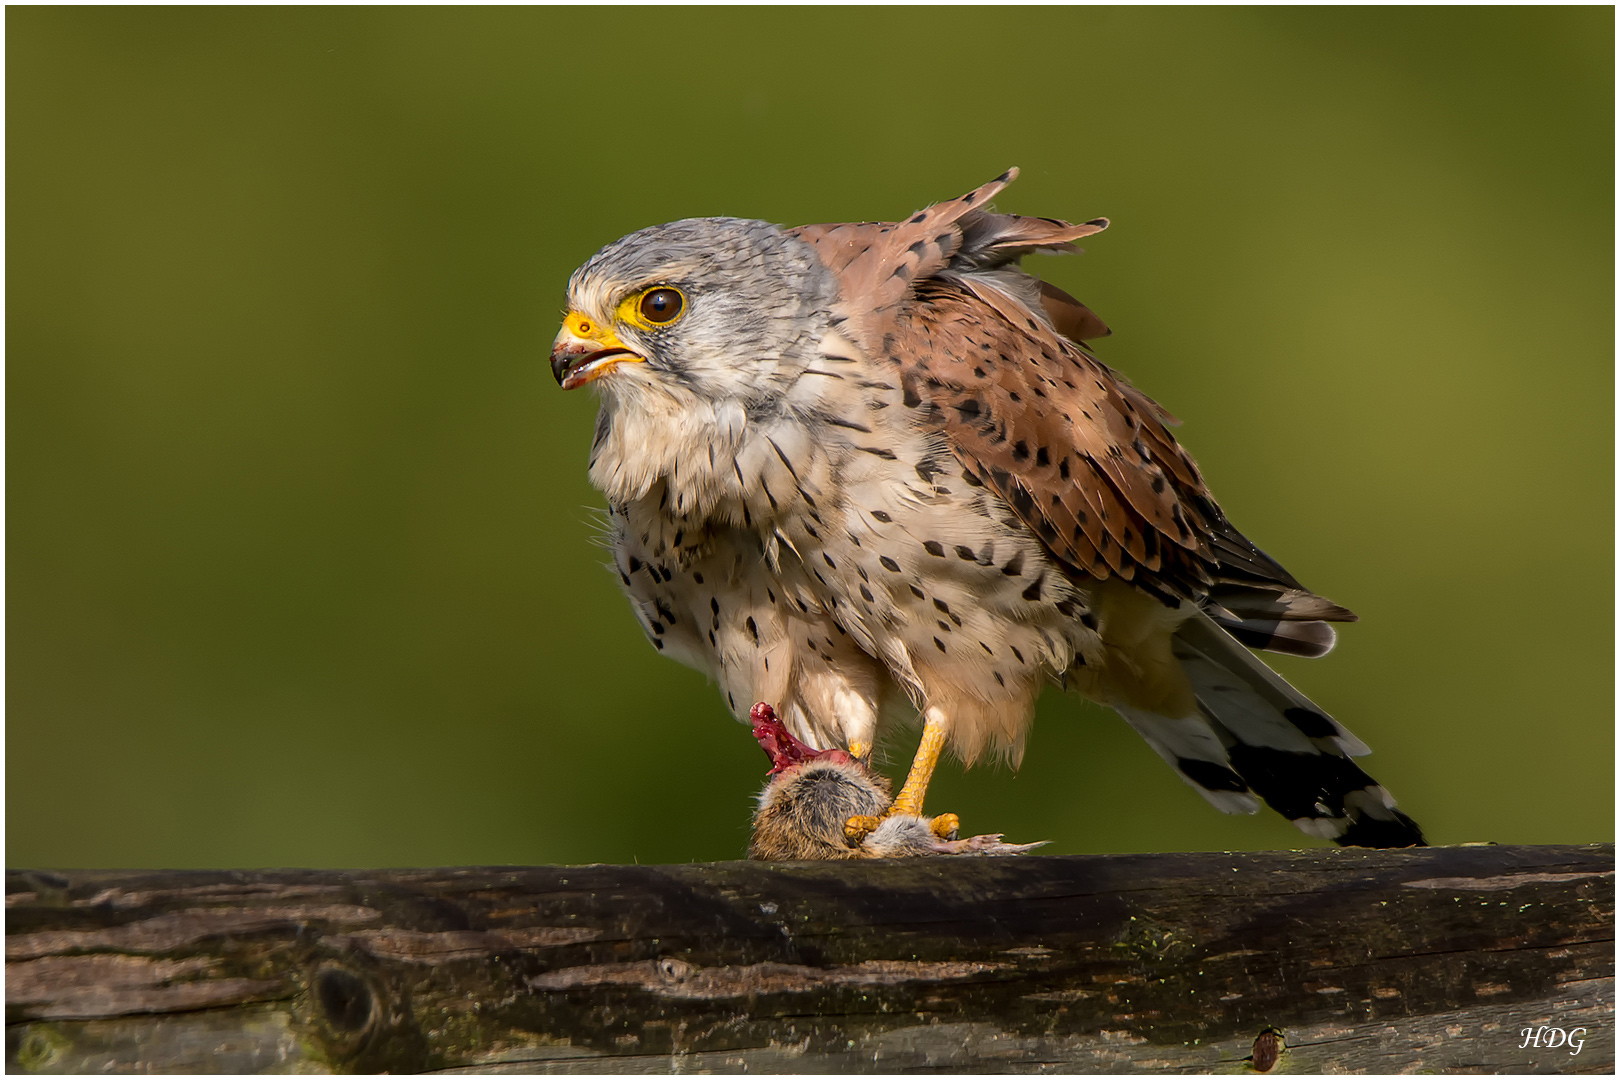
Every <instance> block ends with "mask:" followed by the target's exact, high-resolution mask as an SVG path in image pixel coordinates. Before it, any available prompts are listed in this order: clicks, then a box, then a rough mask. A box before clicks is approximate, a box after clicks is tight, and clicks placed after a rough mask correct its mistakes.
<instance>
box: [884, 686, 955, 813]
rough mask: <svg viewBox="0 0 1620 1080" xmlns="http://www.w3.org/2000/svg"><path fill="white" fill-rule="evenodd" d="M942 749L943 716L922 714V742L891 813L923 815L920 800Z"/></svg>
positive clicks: (891, 808) (943, 743) (928, 713)
mask: <svg viewBox="0 0 1620 1080" xmlns="http://www.w3.org/2000/svg"><path fill="white" fill-rule="evenodd" d="M944 749H945V717H944V715H943V714H942V713H940V712H939V710H937V709H928V710H926V711H925V712H924V713H923V733H922V741H921V742H920V743H918V744H917V756H916V757H914V758H912V759H911V771H910V772H909V773H907V774H906V783H905V786H904V787H902V788H901V789H900V794H899V795H897V796H895V800H894V805H893V806H891V807H889V810H888V812H889V813H890V814H917V815H921V814H922V808H923V797H924V796H925V795H927V794H928V782H929V781H930V780H932V779H933V778H934V766H935V765H937V764H939V755H940V752H941V751H943V750H944Z"/></svg>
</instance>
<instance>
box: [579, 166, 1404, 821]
mask: <svg viewBox="0 0 1620 1080" xmlns="http://www.w3.org/2000/svg"><path fill="white" fill-rule="evenodd" d="M1016 176H1017V171H1016V170H1009V171H1008V172H1007V173H1005V174H1003V175H1002V176H1000V177H997V178H996V179H995V180H993V181H991V182H990V183H988V184H985V185H984V186H983V187H980V188H978V189H977V190H975V191H971V192H969V193H968V194H966V195H964V196H962V197H961V198H959V199H954V200H952V201H949V202H943V203H938V204H936V205H934V206H930V207H929V208H927V209H926V210H922V211H920V212H918V213H916V214H914V215H912V216H911V217H909V218H906V219H905V220H903V221H893V222H868V223H863V224H844V225H807V226H803V227H800V228H791V229H785V228H780V227H778V226H776V225H771V224H768V223H766V222H763V221H748V220H741V219H736V218H695V219H690V220H685V221H677V222H673V223H670V224H668V225H658V226H654V227H652V228H647V229H642V230H641V231H639V232H635V233H632V234H630V235H629V236H626V237H624V238H623V239H621V240H618V241H615V242H614V243H612V244H609V245H608V246H607V247H605V248H603V249H602V250H601V251H599V252H598V253H597V254H596V255H594V256H593V257H592V258H591V259H590V260H589V261H588V262H586V263H585V265H584V266H582V267H580V268H579V269H578V270H577V271H575V272H574V275H573V276H572V278H570V280H569V283H568V313H567V316H566V318H565V320H564V323H563V328H562V330H561V331H560V332H559V334H558V335H557V339H556V343H555V346H554V347H553V349H552V354H551V364H552V370H553V372H554V373H555V374H556V376H557V380H558V382H559V383H560V384H561V385H562V387H563V388H564V389H568V390H571V389H574V388H576V387H580V386H584V385H586V384H591V385H594V386H595V387H597V389H598V390H599V391H600V396H601V411H600V413H599V414H598V416H597V423H596V431H595V437H594V439H593V440H592V445H591V452H590V478H591V481H592V483H593V484H595V485H596V486H597V487H598V488H600V489H601V490H602V492H603V493H604V494H605V495H606V496H607V499H608V506H609V522H610V525H609V528H610V539H611V546H612V550H613V557H614V562H615V565H616V568H617V570H618V573H619V576H620V579H621V580H622V581H623V584H624V589H625V592H626V593H627V594H628V595H629V597H630V601H631V604H632V606H633V607H634V608H635V611H636V613H637V615H638V616H639V618H640V620H641V624H642V626H643V627H644V628H645V630H646V632H647V634H648V636H649V637H650V638H651V640H652V643H653V645H654V646H655V647H657V648H658V649H659V650H660V651H662V652H665V653H667V654H668V655H670V656H673V657H675V658H676V659H678V660H680V661H682V662H683V663H686V664H688V665H690V666H692V667H694V668H697V669H698V670H700V671H703V672H705V673H707V674H709V675H710V676H712V677H713V678H714V679H715V680H716V681H717V682H718V683H719V686H720V689H721V691H722V692H723V693H724V694H725V697H726V701H727V703H728V705H729V706H730V708H731V711H732V713H733V715H734V716H735V717H736V718H737V719H739V720H744V721H746V720H747V719H748V716H749V711H750V708H751V706H753V705H754V703H755V702H770V703H773V704H774V705H775V706H776V710H777V712H778V714H779V715H780V716H781V718H782V720H783V722H784V723H785V724H786V726H787V728H788V729H789V730H790V731H791V732H792V733H793V734H794V735H795V736H796V737H797V738H799V739H800V740H802V741H803V742H804V743H805V744H807V745H808V746H811V747H813V748H816V749H825V748H835V747H844V748H847V749H848V750H849V752H850V753H852V754H854V755H855V756H856V757H859V758H865V757H866V756H867V755H868V754H869V753H870V751H871V747H872V744H873V741H874V739H875V738H877V736H878V735H879V732H880V729H881V728H882V727H883V726H884V725H885V724H886V722H888V721H889V720H890V719H891V718H895V717H899V716H902V715H904V714H906V713H908V712H909V711H910V710H911V709H914V710H916V712H917V713H920V715H921V720H922V737H921V741H920V745H919V747H918V750H917V753H916V756H915V758H914V760H913V763H912V765H911V769H910V772H909V773H908V775H907V777H906V780H905V783H904V785H903V786H902V788H901V790H900V794H899V795H898V796H896V797H895V799H894V801H893V803H892V805H891V806H890V807H889V808H888V809H887V811H885V813H886V814H888V815H896V814H904V815H918V814H921V813H922V809H923V799H924V795H925V793H926V791H927V788H928V782H929V779H930V777H931V776H932V774H933V771H934V767H935V763H936V762H937V761H938V759H939V756H940V754H941V752H942V751H943V750H944V749H945V748H947V747H948V748H950V749H951V750H952V751H953V752H955V753H956V754H957V755H959V756H960V758H961V759H962V760H963V762H965V763H968V764H971V763H972V762H974V761H975V760H977V759H979V758H980V757H982V756H984V755H986V754H987V753H993V754H999V755H1001V756H1003V757H1005V758H1006V759H1008V760H1009V761H1010V762H1012V763H1013V764H1014V765H1016V764H1017V763H1018V761H1019V760H1020V759H1021V757H1022V755H1023V749H1024V740H1025V736H1026V734H1027V732H1028V730H1029V726H1030V722H1031V719H1032V716H1033V713H1034V708H1035V699H1036V697H1037V696H1038V695H1039V694H1040V692H1041V690H1042V689H1043V688H1044V687H1045V686H1047V685H1048V684H1050V683H1056V684H1058V685H1061V686H1064V687H1067V688H1068V689H1071V690H1074V691H1077V692H1079V693H1081V694H1083V695H1084V696H1086V697H1088V698H1091V699H1092V700H1094V701H1098V702H1101V703H1103V704H1105V705H1108V706H1111V707H1112V708H1113V709H1115V710H1116V711H1117V712H1118V713H1119V714H1120V715H1121V716H1122V717H1124V718H1125V720H1126V722H1127V723H1129V724H1130V725H1131V727H1133V728H1135V729H1136V731H1137V732H1138V733H1139V734H1140V735H1141V736H1142V737H1143V738H1144V739H1146V740H1147V742H1148V743H1149V744H1150V745H1151V746H1152V747H1153V749H1154V750H1156V751H1157V752H1158V753H1159V755H1160V756H1162V757H1163V758H1164V759H1165V760H1166V761H1167V762H1169V763H1170V765H1171V766H1172V767H1173V768H1174V769H1176V771H1177V772H1178V773H1179V774H1180V775H1181V776H1182V778H1183V779H1184V780H1186V781H1187V782H1188V783H1189V784H1191V785H1192V786H1193V787H1194V788H1195V789H1197V790H1198V792H1199V793H1200V794H1202V795H1203V796H1204V797H1205V798H1206V799H1208V800H1209V801H1210V802H1211V803H1213V804H1214V805H1215V806H1216V807H1218V808H1219V809H1221V810H1224V811H1226V812H1228V813H1252V812H1254V811H1255V810H1256V809H1257V808H1258V806H1259V803H1260V800H1262V799H1263V800H1264V801H1265V802H1266V803H1267V804H1269V805H1270V806H1271V807H1273V808H1274V809H1275V810H1277V811H1278V812H1279V813H1281V814H1283V815H1284V816H1285V817H1287V818H1289V819H1291V820H1292V821H1293V822H1294V823H1295V824H1296V825H1298V826H1299V828H1301V829H1302V830H1304V831H1305V832H1307V833H1309V834H1311V835H1313V836H1318V837H1326V838H1330V839H1332V840H1335V841H1337V842H1338V843H1341V844H1354V845H1362V846H1370V847H1404V846H1410V845H1415V844H1421V843H1423V834H1422V832H1421V831H1420V830H1419V828H1418V826H1417V824H1416V823H1415V822H1414V821H1413V820H1412V819H1411V818H1409V817H1407V816H1406V815H1405V814H1403V813H1401V811H1399V810H1398V809H1396V808H1395V802H1394V800H1393V799H1392V798H1391V797H1390V795H1389V793H1388V792H1387V791H1385V790H1384V789H1383V788H1382V787H1380V786H1379V785H1378V784H1377V783H1376V782H1375V781H1374V780H1373V779H1372V778H1371V777H1369V776H1368V775H1367V774H1366V773H1365V772H1363V771H1362V770H1361V768H1360V767H1359V766H1357V765H1356V763H1355V762H1354V761H1353V760H1352V759H1353V758H1354V757H1357V756H1360V755H1364V754H1366V753H1368V752H1369V751H1368V748H1367V746H1366V744H1364V743H1363V742H1361V741H1360V740H1359V739H1357V738H1356V737H1355V736H1354V735H1352V734H1350V732H1349V731H1347V730H1346V729H1345V728H1344V727H1342V726H1341V725H1340V724H1339V723H1338V722H1337V721H1336V720H1334V719H1333V718H1332V717H1331V716H1329V715H1328V714H1327V713H1326V712H1325V711H1323V710H1322V709H1320V708H1318V707H1317V706H1316V705H1314V704H1313V703H1312V702H1311V701H1310V700H1309V699H1308V698H1306V697H1305V696H1304V695H1303V694H1301V693H1300V692H1299V691H1298V690H1296V689H1294V687H1292V686H1291V685H1289V684H1288V683H1287V682H1286V681H1284V680H1283V679H1282V677H1281V676H1279V675H1277V674H1276V673H1275V672H1273V671H1272V670H1271V669H1270V668H1268V667H1267V666H1266V665H1265V664H1264V663H1262V662H1261V661H1260V659H1259V658H1258V657H1256V656H1255V654H1254V653H1253V652H1251V651H1250V649H1251V648H1253V649H1267V650H1271V651H1275V652H1281V653H1291V654H1294V655H1298V656H1321V655H1323V654H1325V653H1326V652H1327V651H1328V650H1329V649H1331V648H1332V647H1333V643H1334V630H1333V627H1332V625H1331V624H1332V623H1335V622H1350V621H1353V620H1354V619H1355V616H1354V615H1353V614H1351V613H1350V612H1349V611H1348V610H1346V609H1345V608H1342V607H1340V606H1339V605H1337V604H1335V603H1333V602H1331V601H1329V600H1326V599H1324V598H1322V597H1320V596H1317V595H1315V594H1313V593H1311V592H1310V591H1308V590H1307V589H1305V588H1304V586H1302V585H1301V584H1300V583H1299V582H1298V581H1296V580H1295V579H1294V578H1293V576H1292V575H1290V574H1289V573H1288V572H1287V571H1286V570H1284V569H1283V568H1282V567H1281V566H1280V565H1278V564H1277V562H1276V561H1274V560H1273V559H1272V558H1270V557H1269V556H1268V555H1266V554H1265V553H1264V552H1262V551H1261V550H1260V549H1259V548H1257V547H1255V545H1254V544H1252V543H1250V542H1249V541H1248V540H1247V539H1246V538H1245V537H1244V536H1243V535H1242V534H1241V533H1239V532H1238V531H1237V529H1236V528H1234V527H1233V526H1232V524H1231V523H1230V522H1228V521H1227V520H1226V516H1225V515H1224V514H1223V513H1222V512H1221V509H1220V507H1219V506H1217V505H1216V503H1215V500H1214V498H1213V496H1211V494H1210V492H1209V489H1208V488H1207V487H1206V486H1205V484H1204V480H1203V477H1202V476H1201V475H1200V474H1199V471H1198V467H1197V466H1196V465H1195V464H1194V463H1193V460H1192V458H1191V457H1189V456H1188V455H1187V453H1186V452H1185V451H1184V450H1182V448H1181V447H1180V446H1179V445H1178V444H1177V443H1176V440H1175V439H1174V438H1173V437H1172V436H1171V434H1170V430H1169V426H1170V425H1172V424H1175V423H1176V421H1175V420H1174V419H1173V418H1171V417H1170V415H1169V414H1168V413H1166V412H1165V411H1164V410H1163V409H1161V408H1160V407H1159V406H1158V405H1157V404H1156V403H1155V402H1154V401H1152V400H1151V399H1150V398H1148V396H1147V395H1145V394H1143V393H1142V392H1141V391H1140V390H1137V389H1136V388H1135V387H1133V386H1131V385H1130V383H1128V382H1127V381H1126V380H1125V379H1124V378H1123V377H1121V376H1120V375H1118V374H1116V373H1115V372H1114V371H1112V370H1111V369H1110V368H1108V367H1107V366H1106V365H1104V364H1103V363H1102V362H1101V361H1100V360H1098V359H1097V358H1096V356H1095V355H1094V354H1093V353H1092V352H1091V351H1090V350H1089V349H1088V348H1087V347H1086V345H1085V344H1084V342H1085V341H1087V340H1090V339H1093V338H1097V337H1101V336H1104V335H1106V334H1107V333H1108V330H1107V328H1106V327H1105V326H1104V325H1103V324H1102V322H1101V321H1100V320H1099V319H1098V318H1097V317H1096V316H1095V315H1094V314H1092V312H1091V311H1090V310H1089V309H1087V308H1086V307H1085V306H1084V305H1083V304H1081V303H1080V302H1079V301H1077V300H1075V299H1074V298H1073V297H1070V296H1068V295H1067V294H1065V293H1063V292H1061V291H1060V290H1058V289H1055V288H1053V287H1052V286H1051V285H1048V284H1045V283H1043V282H1041V281H1038V280H1037V279H1036V278H1034V277H1032V276H1030V275H1029V274H1027V273H1025V272H1024V271H1023V270H1022V269H1020V266H1019V263H1020V260H1021V259H1022V257H1023V256H1025V255H1028V254H1032V253H1035V252H1049V253H1058V252H1066V251H1075V250H1078V249H1076V248H1075V247H1074V241H1076V240H1079V239H1080V238H1082V237H1085V236H1088V235H1091V234H1093V233H1097V232H1101V231H1102V230H1103V229H1104V228H1106V227H1107V225H1108V222H1107V220H1106V219H1103V218H1097V219H1096V220H1093V221H1088V222H1085V223H1084V224H1080V225H1071V224H1068V223H1067V222H1064V221H1058V220H1055V219H1052V218H1037V217H1020V216H1016V215H1010V214H998V213H994V212H992V211H991V210H990V208H989V205H988V204H989V202H990V200H991V199H992V198H993V197H995V195H996V194H997V193H998V192H999V191H1001V189H1002V188H1003V187H1004V186H1005V185H1006V184H1007V183H1009V182H1010V181H1011V180H1013V179H1014V178H1015V177H1016ZM880 816H882V815H872V816H859V817H855V818H852V819H851V821H850V823H849V828H848V835H849V839H850V842H851V843H852V844H858V843H860V842H861V841H862V840H863V839H864V837H865V836H866V835H867V834H868V833H870V832H872V831H873V830H875V829H876V828H877V827H878V825H879V822H878V818H879V817H880ZM935 824H936V828H937V830H938V831H939V832H940V833H941V835H948V834H950V833H951V831H952V828H953V826H954V824H955V819H954V815H941V817H940V818H939V819H936V821H935Z"/></svg>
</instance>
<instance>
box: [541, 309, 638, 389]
mask: <svg viewBox="0 0 1620 1080" xmlns="http://www.w3.org/2000/svg"><path fill="white" fill-rule="evenodd" d="M645 360H646V357H644V356H639V355H637V354H636V353H634V352H631V351H630V350H629V349H627V348H625V347H624V345H623V344H622V343H621V342H620V341H619V339H618V338H617V337H616V336H615V335H614V333H613V331H612V330H609V329H608V328H607V327H605V326H598V325H596V324H595V323H593V322H591V320H589V319H587V318H586V317H585V316H583V315H581V314H579V312H577V311H575V312H570V313H569V315H568V318H566V319H564V320H563V326H562V329H561V330H559V331H558V332H557V340H556V341H555V342H554V343H553V344H552V346H551V373H552V374H553V375H554V376H556V378H557V385H558V386H561V387H562V388H563V389H564V390H573V389H576V388H578V387H581V386H584V385H585V384H586V383H588V382H594V381H595V380H597V379H599V378H601V377H602V376H603V375H606V374H607V373H608V371H609V369H611V368H612V367H613V366H614V365H615V364H622V363H642V362H644V361H645Z"/></svg>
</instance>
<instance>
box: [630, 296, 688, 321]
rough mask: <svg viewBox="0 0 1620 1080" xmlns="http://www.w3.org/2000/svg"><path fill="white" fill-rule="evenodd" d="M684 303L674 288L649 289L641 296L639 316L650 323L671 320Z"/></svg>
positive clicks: (678, 312) (679, 311)
mask: <svg viewBox="0 0 1620 1080" xmlns="http://www.w3.org/2000/svg"><path fill="white" fill-rule="evenodd" d="M685 303H686V301H684V300H682V299H681V294H680V293H679V292H677V291H675V290H674V289H651V290H649V291H648V292H647V295H645V296H643V297H642V298H641V317H642V318H643V319H646V320H647V321H648V322H650V323H667V322H673V321H674V320H675V317H676V316H677V315H679V314H680V313H681V308H682V307H683V306H685Z"/></svg>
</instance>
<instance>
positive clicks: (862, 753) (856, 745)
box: [849, 739, 872, 759]
mask: <svg viewBox="0 0 1620 1080" xmlns="http://www.w3.org/2000/svg"><path fill="white" fill-rule="evenodd" d="M871 752H872V748H871V747H870V746H868V745H866V744H865V743H863V742H861V741H860V740H858V739H857V740H856V741H855V742H852V743H850V744H849V756H850V757H857V758H863V759H864V758H865V757H866V755H867V754H870V753H871Z"/></svg>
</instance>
